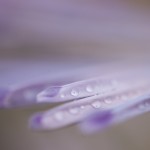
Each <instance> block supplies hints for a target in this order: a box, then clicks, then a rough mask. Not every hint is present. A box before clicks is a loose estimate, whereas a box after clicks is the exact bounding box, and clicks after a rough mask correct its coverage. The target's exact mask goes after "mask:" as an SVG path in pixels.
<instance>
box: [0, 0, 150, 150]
mask: <svg viewBox="0 0 150 150" xmlns="http://www.w3.org/2000/svg"><path fill="white" fill-rule="evenodd" d="M149 56H150V2H149V1H148V0H126V1H125V0H105V1H104V0H76V1H75V0H70V1H69V0H0V78H1V82H2V81H3V82H4V78H5V81H6V80H7V79H8V80H11V75H12V73H13V71H14V70H12V68H11V65H10V66H9V65H7V67H6V66H5V63H6V62H10V61H12V62H19V63H20V64H24V65H25V66H26V68H25V71H28V67H29V66H30V65H31V63H33V62H34V63H35V64H36V63H37V65H38V64H41V63H43V62H44V65H43V66H47V67H45V70H46V69H48V70H51V68H55V69H54V70H53V71H52V72H50V74H51V73H53V74H55V72H57V71H58V70H60V68H61V69H63V71H64V72H65V71H66V73H67V69H66V68H67V67H65V66H66V64H68V63H69V64H70V68H72V69H74V66H76V67H77V66H85V67H86V66H88V65H91V64H92V65H97V64H100V63H101V62H104V63H105V62H106V63H107V62H114V61H120V62H127V63H130V64H137V65H140V64H142V65H148V64H149ZM19 63H18V64H19ZM62 63H63V66H64V68H62V67H61V66H60V64H62ZM45 64H46V65H45ZM55 64H57V65H56V66H55ZM74 64H75V65H74ZM76 64H78V65H76ZM13 66H14V68H15V65H13ZM71 66H72V67H71ZM41 67H42V66H41ZM2 74H3V75H2ZM4 74H7V76H5V75H4ZM37 76H38V74H37ZM6 77H7V78H6ZM20 80H23V79H22V78H20ZM10 83H11V82H10ZM12 83H13V81H12ZM2 85H3V84H2ZM45 108H49V106H46V107H42V108H41V107H33V108H31V107H30V108H23V109H15V110H0V118H1V121H0V122H1V123H0V149H2V150H9V149H11V150H20V149H21V150H26V149H28V150H34V149H36V150H41V149H42V150H59V149H61V150H70V149H71V150H74V149H75V150H76V149H78V150H91V149H94V150H99V149H101V150H120V149H121V150H126V149H128V150H149V149H150V143H149V141H150V140H149V139H150V130H149V127H150V115H149V114H145V115H142V116H140V117H137V118H134V119H133V120H130V121H127V122H126V123H123V124H119V125H117V126H115V127H112V128H110V129H108V130H106V131H104V132H102V133H96V134H94V135H91V136H86V135H83V134H82V133H80V131H78V130H77V128H76V127H74V126H72V127H67V128H64V129H61V130H58V131H53V132H37V133H35V132H33V131H31V130H29V129H28V127H27V121H28V118H29V116H30V115H31V114H32V113H33V112H35V111H37V110H39V109H43V110H45Z"/></svg>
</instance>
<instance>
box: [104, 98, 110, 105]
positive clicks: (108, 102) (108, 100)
mask: <svg viewBox="0 0 150 150" xmlns="http://www.w3.org/2000/svg"><path fill="white" fill-rule="evenodd" d="M104 102H105V103H106V104H111V103H112V100H111V99H108V98H107V99H105V100H104Z"/></svg>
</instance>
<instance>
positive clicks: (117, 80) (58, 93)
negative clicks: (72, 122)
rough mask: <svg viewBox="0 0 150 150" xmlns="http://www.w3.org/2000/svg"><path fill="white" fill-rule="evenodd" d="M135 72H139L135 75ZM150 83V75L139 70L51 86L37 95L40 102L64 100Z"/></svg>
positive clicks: (108, 92)
mask: <svg viewBox="0 0 150 150" xmlns="http://www.w3.org/2000/svg"><path fill="white" fill-rule="evenodd" d="M118 72H120V71H118ZM135 74H137V75H136V76H135ZM146 82H148V83H150V80H149V75H148V74H146V75H143V74H142V75H141V73H139V71H137V72H133V71H127V72H123V73H116V74H110V75H109V76H108V75H107V74H106V76H105V77H104V76H101V77H99V78H95V79H88V80H82V81H78V82H73V83H70V84H67V85H62V86H51V87H49V88H47V89H45V90H44V91H42V92H41V93H39V94H38V95H37V101H38V102H62V101H70V100H78V99H81V98H84V97H89V96H94V95H103V94H110V93H113V92H116V91H120V90H124V89H128V88H130V87H133V86H134V87H136V86H138V85H141V84H143V83H146Z"/></svg>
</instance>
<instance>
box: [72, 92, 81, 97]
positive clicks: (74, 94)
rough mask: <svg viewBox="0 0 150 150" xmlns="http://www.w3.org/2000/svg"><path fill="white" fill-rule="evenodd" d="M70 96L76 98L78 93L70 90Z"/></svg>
mask: <svg viewBox="0 0 150 150" xmlns="http://www.w3.org/2000/svg"><path fill="white" fill-rule="evenodd" d="M71 95H72V96H75V97H76V96H78V95H79V93H78V91H76V90H72V91H71Z"/></svg>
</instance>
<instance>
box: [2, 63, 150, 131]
mask: <svg viewBox="0 0 150 150" xmlns="http://www.w3.org/2000/svg"><path fill="white" fill-rule="evenodd" d="M65 65H66V64H65ZM29 66H30V63H29ZM29 66H27V67H25V66H24V67H22V66H21V65H19V66H17V65H16V64H14V66H13V65H12V64H11V65H10V68H11V69H10V71H11V70H13V72H12V74H11V77H10V76H9V71H8V73H5V75H3V79H4V77H7V79H5V80H1V85H3V86H2V88H1V90H0V100H1V101H0V102H1V103H0V106H1V107H2V108H13V107H18V106H27V105H33V104H42V103H45V102H48V103H55V102H57V103H58V102H62V101H70V102H68V103H65V104H61V105H60V106H57V107H55V108H53V109H51V110H48V111H45V112H40V113H37V114H35V115H33V116H32V117H31V118H30V121H29V127H30V128H32V129H35V130H54V129H58V128H62V127H66V126H69V125H72V124H75V123H79V122H83V125H82V126H86V129H87V130H89V131H90V129H93V130H91V131H95V130H96V129H99V128H102V127H101V126H103V127H107V126H109V125H113V124H116V123H119V122H120V119H118V118H119V114H120V116H121V118H123V120H126V119H128V118H130V117H131V116H133V114H135V115H138V114H141V113H144V112H146V111H140V110H138V113H133V112H135V111H134V110H135V108H136V106H137V105H138V104H141V103H143V104H145V98H139V97H141V96H142V95H148V94H149V93H150V79H149V71H147V70H148V67H146V66H145V67H143V66H142V67H139V66H138V67H131V66H130V67H129V66H126V65H123V64H122V65H110V64H109V65H106V64H104V65H97V67H95V68H94V67H93V68H92V67H89V68H86V69H85V68H84V67H83V68H82V69H77V70H76V71H74V72H73V71H72V70H71V69H70V68H69V69H68V71H67V73H68V74H67V75H66V71H64V70H59V73H57V75H58V76H56V72H55V73H54V74H52V73H51V70H54V68H53V69H50V70H49V71H47V68H48V65H47V67H45V66H46V64H44V65H41V67H40V68H41V69H40V70H39V64H37V66H36V65H33V66H30V67H29ZM44 67H45V70H44ZM17 68H18V70H17ZM21 68H22V70H21ZM25 68H28V72H26V70H25ZM77 68H78V67H77ZM110 68H111V69H110ZM73 69H74V68H73ZM37 70H38V71H37ZM97 70H100V71H97ZM89 71H90V73H89V74H88V72H89ZM49 72H50V73H49ZM13 73H14V74H13ZM46 74H47V75H46ZM11 78H12V79H11ZM13 78H14V79H13ZM1 79H2V77H1ZM19 79H20V81H18V80H19ZM11 80H14V81H11ZM5 82H6V86H4V85H5V84H4V83H5ZM4 87H8V88H4ZM45 89H46V90H45ZM76 90H78V92H77V91H76ZM45 91H48V92H47V93H46V95H42V94H41V93H43V92H45ZM62 91H63V92H62ZM63 94H64V95H63ZM66 94H68V95H66ZM40 96H41V99H40V101H39V97H40ZM58 96H60V97H58ZM37 97H38V99H37ZM45 97H47V99H46V100H43V98H45ZM62 99H63V100H62ZM136 100H137V102H138V104H136V103H135V102H136ZM132 101H133V103H132ZM117 105H120V106H119V108H120V109H118V106H117ZM145 106H146V108H147V109H146V110H147V111H148V110H149V103H146V105H144V107H145ZM140 108H143V106H141V105H140ZM99 111H100V113H98V114H96V118H95V115H94V116H92V118H91V114H93V113H94V112H99ZM122 112H124V114H125V116H126V117H124V116H123V117H122V115H121V113H122ZM97 118H98V119H97ZM112 118H114V119H113V120H115V121H113V122H112ZM91 124H92V125H91ZM88 127H89V128H88ZM87 130H86V131H87Z"/></svg>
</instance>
